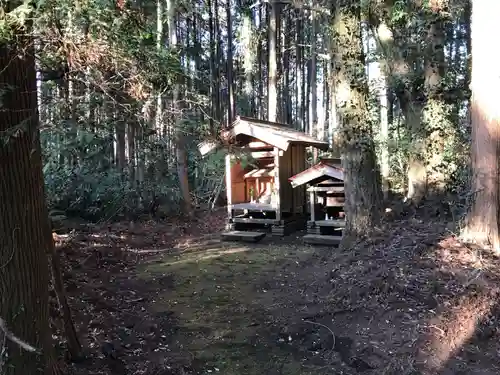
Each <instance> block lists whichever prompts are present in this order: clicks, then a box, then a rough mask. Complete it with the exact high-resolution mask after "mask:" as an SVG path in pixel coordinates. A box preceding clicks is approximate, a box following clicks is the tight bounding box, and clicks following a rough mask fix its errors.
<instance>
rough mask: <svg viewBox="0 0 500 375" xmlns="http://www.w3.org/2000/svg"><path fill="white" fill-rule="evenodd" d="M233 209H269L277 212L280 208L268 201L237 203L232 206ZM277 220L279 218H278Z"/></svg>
mask: <svg viewBox="0 0 500 375" xmlns="http://www.w3.org/2000/svg"><path fill="white" fill-rule="evenodd" d="M230 208H231V209H232V210H248V211H269V212H275V211H276V210H277V209H278V208H277V207H275V206H273V205H272V204H267V203H237V204H233V205H232V206H231V207H230ZM276 220H279V219H278V218H276Z"/></svg>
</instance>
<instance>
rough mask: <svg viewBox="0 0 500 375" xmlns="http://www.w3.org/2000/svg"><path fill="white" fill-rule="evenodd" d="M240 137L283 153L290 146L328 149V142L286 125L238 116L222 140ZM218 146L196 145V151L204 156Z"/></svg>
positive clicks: (210, 142)
mask: <svg viewBox="0 0 500 375" xmlns="http://www.w3.org/2000/svg"><path fill="white" fill-rule="evenodd" d="M241 135H243V136H248V137H252V138H256V139H258V140H260V141H262V142H265V143H267V144H269V145H271V146H273V147H277V148H279V149H280V150H283V151H286V150H287V149H288V147H289V146H290V145H291V144H301V145H304V146H312V147H316V148H319V149H320V150H324V151H326V150H328V148H329V144H328V142H324V141H319V140H317V139H315V138H313V137H311V136H309V135H307V134H305V133H303V132H300V131H298V130H294V129H292V128H291V127H290V126H288V125H285V124H280V123H277V122H270V121H263V120H258V119H255V118H250V117H240V116H238V117H237V118H236V121H234V122H233V124H232V125H231V128H230V129H229V130H225V131H223V138H224V139H234V138H237V137H238V136H241ZM220 146H221V145H219V144H217V143H216V142H214V141H205V142H201V143H200V144H198V149H199V151H200V153H201V154H202V155H203V156H204V155H206V154H208V153H210V152H212V151H214V150H216V149H217V148H218V147H220Z"/></svg>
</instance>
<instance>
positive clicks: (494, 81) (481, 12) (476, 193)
mask: <svg viewBox="0 0 500 375" xmlns="http://www.w3.org/2000/svg"><path fill="white" fill-rule="evenodd" d="M493 6H495V4H494V1H493V0H473V1H472V22H471V45H472V73H471V89H472V100H471V119H472V145H471V159H472V160H471V161H472V172H473V176H472V184H471V185H472V186H471V187H472V193H473V201H472V206H471V208H470V211H469V213H468V215H467V218H466V227H465V228H464V231H463V232H462V237H463V238H464V239H465V240H467V241H471V242H472V241H473V242H477V243H480V244H484V243H487V242H489V243H491V244H492V245H493V248H494V250H495V251H496V252H497V253H498V252H500V238H499V228H498V224H499V222H498V214H499V192H498V189H499V186H500V181H499V176H498V156H499V153H498V141H499V127H500V114H499V111H498V101H497V99H496V97H495V95H491V93H492V92H495V91H496V90H497V89H498V85H499V84H500V67H499V65H498V64H497V62H496V61H495V59H492V58H491V46H490V44H491V43H490V42H491V34H490V33H491V30H492V29H494V28H495V26H496V24H497V23H498V20H497V18H496V13H495V12H492V11H491V9H492V7H493Z"/></svg>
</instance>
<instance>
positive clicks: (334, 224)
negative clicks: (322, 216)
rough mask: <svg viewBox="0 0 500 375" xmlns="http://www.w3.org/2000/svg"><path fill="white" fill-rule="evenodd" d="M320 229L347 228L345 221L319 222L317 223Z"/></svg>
mask: <svg viewBox="0 0 500 375" xmlns="http://www.w3.org/2000/svg"><path fill="white" fill-rule="evenodd" d="M316 225H317V226H318V227H338V228H345V220H318V221H316Z"/></svg>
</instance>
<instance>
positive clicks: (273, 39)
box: [267, 2, 279, 121]
mask: <svg viewBox="0 0 500 375" xmlns="http://www.w3.org/2000/svg"><path fill="white" fill-rule="evenodd" d="M278 21H279V12H278V4H277V3H276V2H272V3H271V14H270V17H269V72H268V74H269V83H268V93H267V97H268V104H267V120H268V121H277V115H278V87H277V74H278V68H277V56H276V55H277V49H278V35H277V34H278V33H277V30H278Z"/></svg>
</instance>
